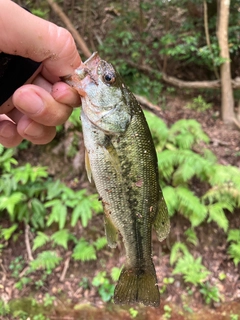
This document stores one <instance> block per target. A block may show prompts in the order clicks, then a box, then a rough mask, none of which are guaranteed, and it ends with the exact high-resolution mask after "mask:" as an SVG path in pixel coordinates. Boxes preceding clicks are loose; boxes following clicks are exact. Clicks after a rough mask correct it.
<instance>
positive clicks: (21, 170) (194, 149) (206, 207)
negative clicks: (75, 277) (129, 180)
mask: <svg viewBox="0 0 240 320" xmlns="http://www.w3.org/2000/svg"><path fill="white" fill-rule="evenodd" d="M146 118H147V121H148V123H149V126H150V128H151V131H152V135H153V139H154V143H155V146H156V150H157V155H158V165H159V172H160V184H161V186H162V190H163V193H164V197H165V200H166V202H167V206H168V209H169V214H170V217H173V216H175V215H182V216H183V217H184V218H185V219H187V220H188V221H189V225H190V228H188V229H187V230H186V231H185V237H186V239H187V242H188V243H189V244H191V245H193V246H198V245H199V240H198V237H197V233H196V229H197V227H198V226H200V225H201V224H202V223H204V222H207V223H209V222H211V221H213V222H214V223H215V224H216V225H217V226H218V227H219V228H221V229H222V230H223V231H224V232H225V234H226V241H227V242H228V249H227V250H228V254H229V258H231V259H233V262H234V264H235V265H238V264H239V262H240V233H239V230H238V229H229V223H228V216H229V214H232V213H234V212H235V211H236V209H237V208H239V206H240V175H239V169H237V168H236V167H233V166H223V165H220V164H218V163H217V159H216V157H215V155H214V154H213V153H212V152H211V151H210V150H209V149H208V147H207V146H208V142H209V138H208V136H207V135H206V134H205V133H204V132H203V131H202V129H201V126H200V124H199V123H198V122H197V121H196V120H193V119H192V120H184V119H183V120H179V121H177V122H176V123H175V124H173V125H172V126H171V127H170V128H168V127H167V126H166V124H165V123H164V122H163V121H162V120H161V119H158V118H157V117H156V116H154V115H152V114H150V113H148V112H146ZM0 173H1V177H0V217H1V220H2V221H6V218H7V220H8V221H10V223H8V224H6V225H5V224H4V225H2V226H1V227H0V253H1V252H2V251H3V250H4V249H5V248H6V247H7V245H8V242H9V241H13V242H14V241H15V242H16V241H18V240H19V239H20V238H21V236H22V233H24V236H25V242H26V243H27V244H26V246H27V245H28V246H29V248H26V253H25V256H26V255H27V256H28V262H26V261H25V259H23V256H22V255H21V256H20V255H19V256H18V257H16V258H15V259H16V260H13V261H12V262H11V263H10V266H9V270H10V272H11V275H12V278H13V279H14V282H15V287H16V288H17V289H19V290H23V289H24V288H25V287H26V286H28V285H31V286H34V287H35V288H36V289H37V290H38V289H39V288H42V287H44V285H45V283H46V281H47V279H48V276H49V275H50V274H51V273H52V272H53V271H54V270H55V269H56V268H57V267H58V266H59V265H60V263H61V262H62V260H63V256H64V255H66V252H69V253H70V256H69V253H68V257H69V258H70V260H71V261H75V262H77V261H80V262H82V263H84V262H86V261H91V260H96V259H97V256H98V252H99V251H100V250H102V249H103V248H104V247H105V246H106V244H107V241H106V238H105V237H101V236H99V235H98V233H97V232H96V235H95V238H92V237H90V238H86V237H83V236H81V237H79V236H77V234H78V232H77V230H78V228H79V223H80V225H81V227H83V228H88V226H89V222H90V221H91V219H92V214H93V212H95V213H98V212H100V211H101V210H102V208H101V205H100V202H99V201H98V197H97V195H89V194H88V193H87V191H86V190H77V191H74V190H72V189H70V188H69V187H67V186H66V185H65V184H64V183H62V182H61V181H60V180H53V179H52V178H49V176H48V172H47V168H46V167H41V166H36V167H33V166H31V165H30V164H29V163H27V164H25V165H24V166H17V161H16V159H15V157H14V150H13V149H5V148H3V147H1V146H0ZM90 239H91V240H90ZM170 263H171V265H172V266H173V276H174V275H175V274H181V275H182V277H183V280H184V282H186V283H188V284H191V285H193V286H197V287H198V288H199V291H200V292H201V294H202V296H203V298H204V300H205V301H206V303H212V302H214V301H219V300H220V299H221V297H220V294H219V292H218V289H217V287H216V286H214V285H213V284H211V281H210V278H211V277H210V271H209V270H208V269H207V268H206V267H205V266H204V264H203V262H202V258H201V256H198V257H194V256H193V255H192V254H191V252H190V250H189V248H188V247H187V245H186V244H184V243H183V242H179V241H178V242H176V243H175V244H174V245H173V247H172V249H171V255H170ZM39 270H41V271H42V276H41V277H40V278H39V279H38V281H34V275H36V273H37V272H38V271H39ZM115 271H116V272H115V275H114V274H113V275H112V277H113V278H114V279H115V280H114V281H116V279H117V278H116V274H117V273H118V272H119V270H115ZM170 279H172V280H171V283H172V282H174V278H170ZM84 283H85V282H84V281H83V282H82V285H83V286H84V285H85V284H84ZM164 283H165V284H166V285H168V284H169V283H170V282H168V281H167V282H164ZM91 285H92V286H94V287H95V288H96V289H97V290H98V292H99V294H100V296H101V297H102V299H103V300H104V301H109V300H111V297H112V294H113V283H112V280H111V277H108V276H107V274H106V273H105V272H102V273H99V274H98V275H96V276H95V278H94V279H93V281H92V282H91ZM163 289H164V290H163ZM163 289H162V291H163V292H164V291H165V287H164V288H163Z"/></svg>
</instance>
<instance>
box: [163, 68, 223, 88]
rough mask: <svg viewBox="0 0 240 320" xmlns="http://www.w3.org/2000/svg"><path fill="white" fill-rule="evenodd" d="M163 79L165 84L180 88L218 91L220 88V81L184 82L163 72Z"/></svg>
mask: <svg viewBox="0 0 240 320" xmlns="http://www.w3.org/2000/svg"><path fill="white" fill-rule="evenodd" d="M162 78H163V80H164V81H165V82H167V83H170V84H172V85H173V86H175V87H178V88H190V89H217V88H220V86H221V82H220V80H213V81H184V80H179V79H177V78H175V77H170V76H168V75H167V74H166V73H164V72H162Z"/></svg>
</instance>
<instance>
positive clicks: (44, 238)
mask: <svg viewBox="0 0 240 320" xmlns="http://www.w3.org/2000/svg"><path fill="white" fill-rule="evenodd" d="M48 241H50V238H49V236H48V235H46V234H45V233H43V232H41V231H38V232H37V236H36V237H35V238H34V239H33V248H32V249H33V251H35V250H36V249H37V248H40V247H42V246H44V245H45V244H46V243H47V242H48Z"/></svg>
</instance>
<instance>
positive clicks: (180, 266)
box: [173, 252, 210, 285]
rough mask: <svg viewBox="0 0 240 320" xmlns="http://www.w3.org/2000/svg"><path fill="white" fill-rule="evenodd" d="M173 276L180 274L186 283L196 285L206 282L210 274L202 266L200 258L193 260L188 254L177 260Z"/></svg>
mask: <svg viewBox="0 0 240 320" xmlns="http://www.w3.org/2000/svg"><path fill="white" fill-rule="evenodd" d="M173 274H182V275H183V278H184V280H185V281H186V282H191V283H192V284H194V285H198V284H200V283H202V282H203V281H205V280H206V277H207V276H208V275H209V274H210V272H209V271H208V270H207V269H206V268H205V267H204V266H203V265H202V258H201V257H198V258H197V259H194V257H193V256H192V255H191V254H190V253H189V252H188V253H187V254H185V255H184V256H183V257H181V258H179V259H178V261H177V263H176V267H175V268H174V270H173Z"/></svg>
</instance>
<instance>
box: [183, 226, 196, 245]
mask: <svg viewBox="0 0 240 320" xmlns="http://www.w3.org/2000/svg"><path fill="white" fill-rule="evenodd" d="M184 234H185V235H186V236H187V241H188V242H190V243H192V244H193V245H194V246H196V245H197V244H198V237H197V235H196V232H195V231H194V229H192V228H188V229H187V230H186V231H185V232H184Z"/></svg>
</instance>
